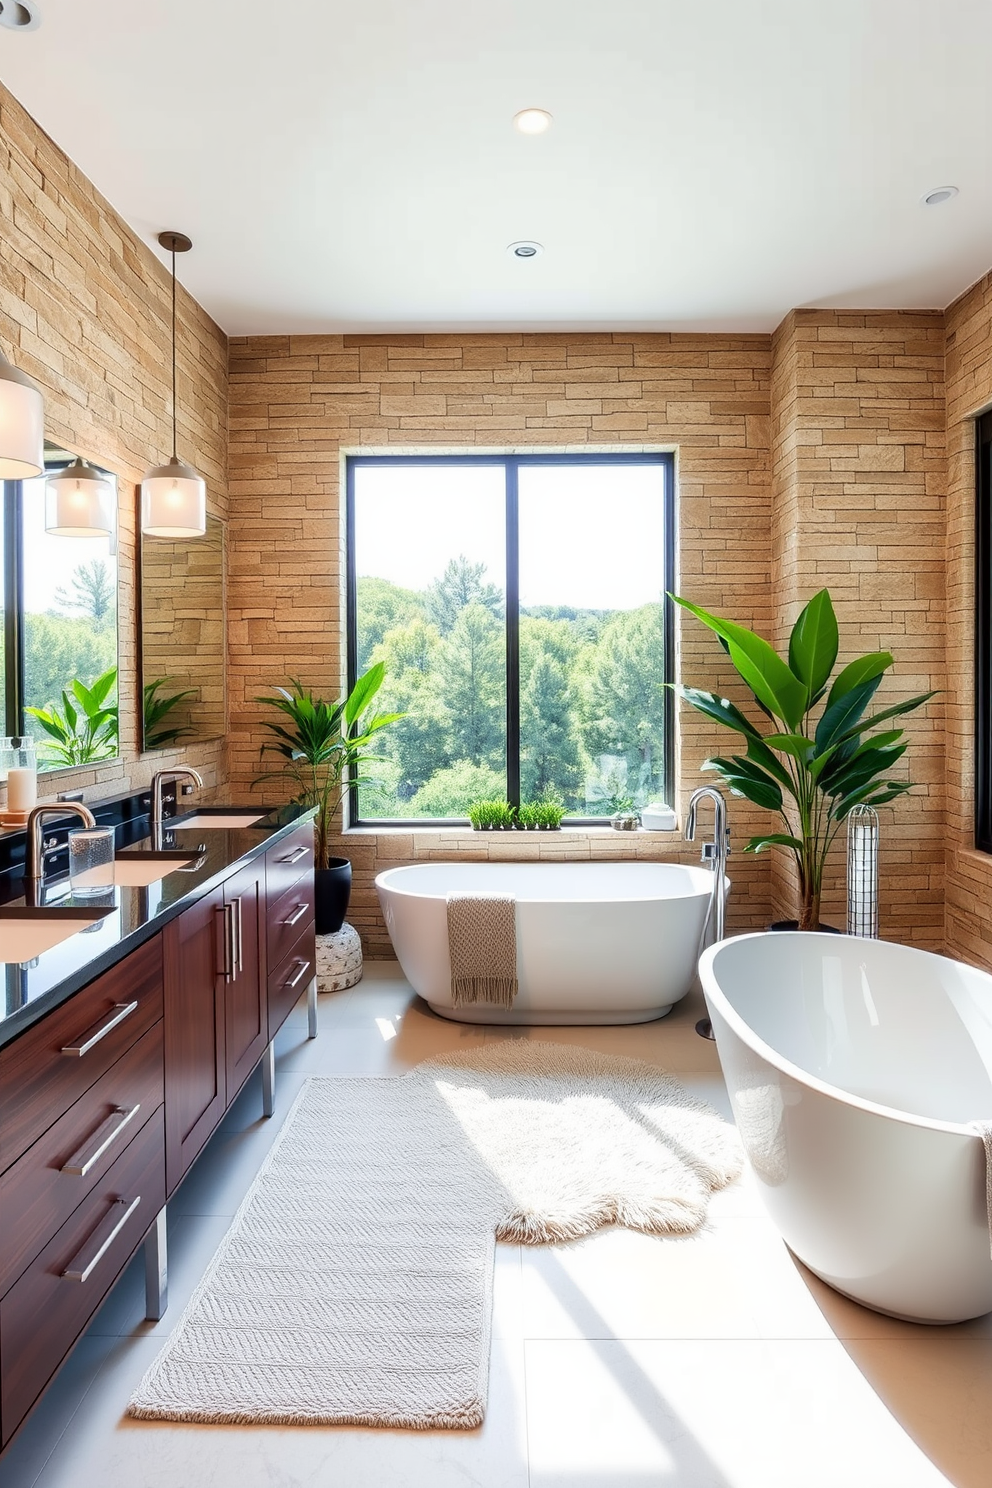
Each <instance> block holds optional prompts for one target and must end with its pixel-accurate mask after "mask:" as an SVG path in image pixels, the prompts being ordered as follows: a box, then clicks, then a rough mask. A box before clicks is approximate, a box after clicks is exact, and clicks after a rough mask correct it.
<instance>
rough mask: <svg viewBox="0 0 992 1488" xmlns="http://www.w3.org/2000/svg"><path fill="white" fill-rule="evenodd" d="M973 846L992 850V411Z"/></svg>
mask: <svg viewBox="0 0 992 1488" xmlns="http://www.w3.org/2000/svg"><path fill="white" fill-rule="evenodd" d="M975 846H976V847H977V848H978V850H979V851H980V852H985V853H992V410H990V411H989V412H988V413H984V414H982V415H981V416H980V417H979V418H978V419H976V421H975Z"/></svg>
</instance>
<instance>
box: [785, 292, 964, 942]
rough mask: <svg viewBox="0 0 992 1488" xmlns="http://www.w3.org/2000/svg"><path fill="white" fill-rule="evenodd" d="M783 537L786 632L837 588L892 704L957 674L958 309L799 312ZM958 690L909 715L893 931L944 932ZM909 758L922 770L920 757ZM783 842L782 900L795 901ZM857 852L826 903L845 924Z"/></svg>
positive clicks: (890, 915) (831, 917)
mask: <svg viewBox="0 0 992 1488" xmlns="http://www.w3.org/2000/svg"><path fill="white" fill-rule="evenodd" d="M773 388H774V392H775V399H776V402H775V404H774V418H773V428H774V438H773V472H774V475H773V489H774V502H773V511H774V517H773V539H774V569H775V577H776V599H777V607H778V613H777V617H776V621H777V623H776V634H777V636H778V639H779V643H780V644H784V643H785V641H786V639H787V636H788V632H789V630H790V628H791V626H792V624H793V622H794V621H795V619H796V616H797V615H798V613H799V610H800V608H801V606H802V604H803V603H805V601H806V600H807V599H808V598H809V597H810V595H811V594H813V593H815V592H816V591H817V590H818V589H821V588H823V587H828V588H829V589H830V591H831V594H832V596H833V599H834V603H835V606H836V609H837V618H838V621H839V624H840V631H841V656H840V660H841V662H845V661H849V660H850V659H851V658H852V657H853V656H856V655H859V654H861V653H863V652H866V651H875V650H879V651H882V650H888V651H891V652H892V653H893V655H894V656H895V666H894V667H893V669H892V671H891V672H890V673H889V674H888V675H887V677H886V679H885V681H884V682H883V684H882V689H881V691H880V693H879V695H878V704H877V706H880V707H883V706H885V704H886V703H888V702H897V701H900V700H901V699H903V698H908V697H911V696H913V695H914V694H917V693H922V692H926V691H928V690H929V689H931V688H940V687H942V686H943V682H944V678H943V671H944V553H943V536H944V486H945V459H944V433H945V431H944V419H945V414H944V318H943V315H942V314H939V313H927V312H909V311H881V312H872V313H869V314H860V313H859V314H851V313H847V312H839V311H830V310H797V311H793V313H792V314H791V315H790V316H789V317H788V318H787V320H786V321H785V322H784V323H783V325H782V326H781V327H780V329H779V331H778V332H777V333H776V336H775V338H774V357H773ZM943 714H944V700H943V698H937V699H934V701H933V702H931V703H930V704H929V705H928V706H927V708H926V710H925V712H922V713H916V714H913V715H911V716H910V718H909V719H908V720H907V721H906V729H907V734H908V736H909V741H910V747H909V754H908V756H907V757H906V758H905V759H904V760H902V761H900V764H899V767H898V768H897V778H906V777H907V775H908V777H909V778H911V779H912V780H913V781H914V782H916V788H915V789H914V790H913V792H912V794H911V795H910V796H908V797H904V798H902V799H900V800H898V801H896V802H895V803H894V805H893V806H892V807H889V808H886V809H885V810H883V811H882V812H881V816H882V823H881V832H882V846H881V852H882V859H881V861H882V900H881V924H882V933H883V934H884V935H885V936H886V937H888V938H890V939H893V940H901V941H906V942H912V943H914V944H919V945H926V946H929V947H931V948H934V949H940V947H941V945H942V943H943V883H942V879H943V866H944V864H943V819H944V735H943ZM907 762H908V771H907V769H906V768H905V767H906V765H907ZM785 864H786V860H785V859H784V858H783V857H782V855H779V859H778V863H777V866H776V872H775V874H774V878H773V886H774V891H775V905H776V909H777V910H778V909H781V910H782V911H783V912H784V911H785V909H786V907H787V905H788V903H789V902H791V883H790V880H789V876H788V875H787V873H786V872H785V871H784V867H785ZM844 904H845V896H844V851H843V840H842V839H838V842H837V846H836V847H835V849H834V852H833V855H832V859H831V870H830V873H829V884H828V886H827V887H826V892H825V899H824V906H823V916H824V918H825V919H827V920H828V921H832V922H834V923H839V924H840V925H841V926H843V924H844Z"/></svg>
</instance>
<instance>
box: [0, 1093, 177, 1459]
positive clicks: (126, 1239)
mask: <svg viewBox="0 0 992 1488" xmlns="http://www.w3.org/2000/svg"><path fill="white" fill-rule="evenodd" d="M164 1153H165V1130H164V1124H163V1119H162V1109H161V1107H159V1109H158V1110H157V1111H156V1112H155V1113H154V1114H153V1115H152V1117H151V1118H150V1119H149V1120H148V1121H147V1122H146V1123H145V1125H144V1126H143V1127H142V1129H141V1131H140V1132H139V1133H138V1135H137V1136H136V1137H135V1138H134V1140H133V1141H132V1142H131V1143H130V1145H129V1146H127V1147H126V1148H125V1149H124V1151H123V1152H122V1153H121V1155H120V1157H119V1158H118V1159H117V1161H116V1162H115V1163H114V1165H113V1167H112V1168H111V1169H110V1171H109V1172H108V1173H107V1174H106V1176H105V1178H104V1179H103V1181H102V1182H101V1183H99V1184H98V1185H97V1187H96V1188H95V1189H94V1191H93V1192H92V1193H91V1194H90V1195H89V1197H88V1198H86V1199H84V1200H83V1202H82V1203H81V1204H80V1205H79V1207H78V1208H77V1209H76V1210H75V1212H74V1213H73V1215H72V1216H71V1218H70V1219H68V1220H67V1221H66V1223H65V1224H64V1225H63V1226H62V1228H61V1229H60V1230H59V1232H58V1234H57V1235H56V1236H55V1238H54V1239H53V1240H52V1241H51V1242H50V1243H49V1244H48V1245H46V1246H45V1249H44V1250H43V1251H42V1252H41V1254H40V1255H39V1256H38V1257H37V1259H36V1260H35V1261H33V1262H32V1264H31V1265H30V1266H29V1267H28V1269H27V1271H25V1273H24V1275H23V1276H22V1277H21V1279H20V1281H18V1282H16V1283H15V1284H14V1286H12V1287H11V1289H10V1291H9V1292H8V1293H7V1295H6V1297H4V1299H3V1300H2V1301H0V1420H2V1422H3V1440H4V1442H7V1441H8V1440H9V1439H10V1437H11V1436H12V1435H13V1432H14V1430H15V1428H16V1427H17V1426H18V1425H19V1424H20V1422H21V1421H22V1420H23V1418H24V1416H25V1415H26V1414H27V1412H28V1411H29V1410H30V1408H31V1406H32V1405H33V1403H34V1401H35V1400H36V1399H37V1397H38V1395H39V1394H40V1392H41V1391H42V1390H43V1389H44V1387H45V1385H46V1384H47V1383H48V1381H49V1380H50V1379H51V1377H52V1375H53V1374H54V1373H55V1371H56V1369H57V1368H58V1367H59V1365H60V1364H61V1363H62V1360H63V1359H64V1358H65V1356H66V1354H67V1353H68V1352H69V1350H70V1349H71V1347H72V1345H73V1344H74V1343H75V1341H76V1339H77V1338H78V1337H79V1335H80V1333H81V1332H82V1331H83V1329H84V1328H85V1327H86V1325H87V1323H88V1322H89V1320H90V1318H91V1317H92V1316H93V1314H94V1312H95V1311H96V1309H97V1308H98V1307H99V1305H100V1303H101V1302H102V1301H103V1299H104V1297H105V1296H106V1295H107V1292H108V1291H109V1290H110V1287H111V1286H112V1285H113V1283H114V1282H115V1281H116V1280H117V1277H118V1276H119V1275H120V1273H121V1271H122V1270H123V1268H124V1266H125V1265H126V1264H127V1262H128V1261H129V1260H130V1258H131V1256H132V1254H133V1253H134V1250H135V1248H136V1247H137V1245H138V1243H139V1241H140V1240H141V1239H142V1237H143V1236H144V1234H145V1232H146V1231H147V1229H148V1228H149V1226H150V1225H151V1222H152V1220H153V1219H154V1218H155V1216H156V1214H157V1213H158V1211H159V1210H160V1209H161V1207H162V1205H163V1204H164V1203H165V1163H164Z"/></svg>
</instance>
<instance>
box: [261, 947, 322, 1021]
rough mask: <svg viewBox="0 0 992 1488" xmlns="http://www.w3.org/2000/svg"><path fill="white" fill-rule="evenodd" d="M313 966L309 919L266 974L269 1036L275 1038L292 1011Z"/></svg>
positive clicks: (314, 964)
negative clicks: (271, 969)
mask: <svg viewBox="0 0 992 1488" xmlns="http://www.w3.org/2000/svg"><path fill="white" fill-rule="evenodd" d="M316 969H317V948H316V942H315V939H314V930H313V920H312V919H311V920H310V921H309V923H308V924H307V926H306V929H305V930H304V931H303V933H302V935H300V936H299V937H298V938H297V940H296V942H295V944H294V945H293V946H292V948H291V950H290V952H289V954H288V955H287V957H286V958H285V960H284V961H282V962H281V963H280V964H279V966H277V967H276V969H275V971H273V972H271V973H270V975H269V1038H270V1039H273V1038H275V1035H276V1033H277V1032H278V1030H279V1029H280V1028H281V1027H282V1025H283V1023H284V1022H285V1021H286V1019H287V1018H288V1016H289V1014H290V1013H291V1012H292V1011H293V1008H294V1007H295V1006H296V1004H297V1002H298V1001H299V1000H300V997H301V996H302V994H303V990H304V988H305V987H306V986H307V985H308V983H309V982H310V980H311V978H312V977H313V975H314V973H315V972H316Z"/></svg>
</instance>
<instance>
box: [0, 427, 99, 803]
mask: <svg viewBox="0 0 992 1488" xmlns="http://www.w3.org/2000/svg"><path fill="white" fill-rule="evenodd" d="M75 459H76V456H75V455H71V454H68V453H66V451H64V450H56V449H55V447H54V446H50V445H49V444H48V443H47V442H46V445H45V469H44V471H43V474H44V475H46V476H47V475H56V474H57V473H58V472H59V471H60V470H66V469H68V467H69V466H70V465H71V464H72V462H73V461H74V460H75ZM89 463H90V464H91V465H92V466H93V469H94V470H98V471H99V472H100V474H101V475H106V476H107V477H108V478H109V479H111V480H112V481H113V482H114V488H115V490H117V489H118V487H119V481H118V478H117V476H116V475H115V474H114V472H113V471H112V470H106V469H104V467H103V466H102V465H97V464H95V463H94V462H93V461H92V460H91V461H90V462H89ZM35 479H37V477H35ZM24 485H25V482H24V481H23V480H7V481H0V525H2V528H3V565H2V572H0V604H2V606H3V638H4V658H5V660H4V677H3V687H4V732H5V735H6V737H8V738H9V737H11V736H15V737H20V738H24V737H25V736H26V730H25V727H24V709H25V685H24V673H25V665H26V663H25V653H24V566H25V564H24ZM114 582H115V586H116V587H117V588H119V585H120V571H119V565H117V564H115V569H114ZM12 601H13V602H12ZM116 603H117V601H116V599H115V607H116ZM114 624H115V627H116V631H117V667H118V678H119V675H120V673H119V669H120V652H121V633H120V616H119V614H116V613H115V618H114ZM11 661H13V665H11ZM122 756H123V748H122V745H121V741H120V738H119V737H118V740H117V753H116V754H115V755H113V756H111V757H110V758H108V759H107V760H100V761H99V762H94V763H99V764H101V765H102V764H113V763H114V762H115V761H117V760H120V759H121V758H122ZM92 768H93V765H56V766H54V767H53V768H50V769H46V770H39V773H40V774H43V775H44V776H45V777H46V779H47V778H48V777H49V776H52V775H58V774H64V773H65V772H66V771H68V770H89V769H92Z"/></svg>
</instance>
